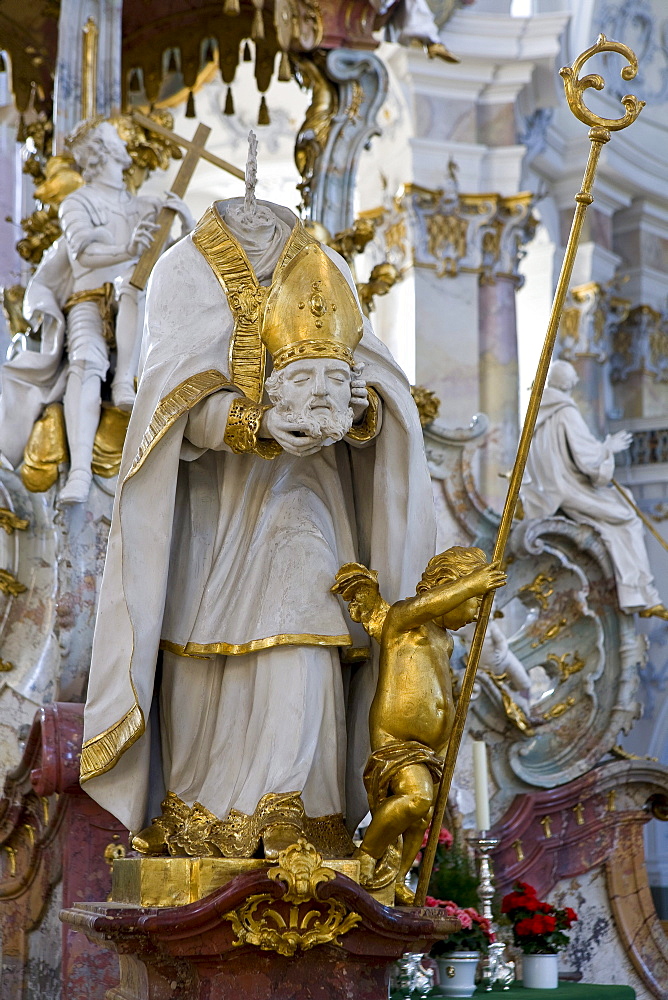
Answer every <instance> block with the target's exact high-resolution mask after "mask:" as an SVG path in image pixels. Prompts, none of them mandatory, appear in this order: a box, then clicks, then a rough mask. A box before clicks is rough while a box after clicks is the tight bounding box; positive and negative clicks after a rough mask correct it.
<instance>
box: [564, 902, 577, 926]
mask: <svg viewBox="0 0 668 1000" xmlns="http://www.w3.org/2000/svg"><path fill="white" fill-rule="evenodd" d="M564 916H565V918H566V920H567V921H568V926H569V927H570V926H571V924H572V923H575V921H576V920H577V919H578V915H577V913H576V912H575V910H572V909H571V908H570V906H567V907H566V909H565V910H564Z"/></svg>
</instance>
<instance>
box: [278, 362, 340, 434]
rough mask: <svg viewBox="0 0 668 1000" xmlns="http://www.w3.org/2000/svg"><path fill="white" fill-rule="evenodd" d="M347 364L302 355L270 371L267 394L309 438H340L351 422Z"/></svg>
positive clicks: (281, 412) (279, 409) (280, 410)
mask: <svg viewBox="0 0 668 1000" xmlns="http://www.w3.org/2000/svg"><path fill="white" fill-rule="evenodd" d="M350 381H351V370H350V366H349V365H348V364H346V362H345V361H338V360H337V359H336V358H305V359H303V360H300V361H292V362H291V363H290V364H289V365H286V366H285V368H284V369H282V370H281V371H278V372H273V373H272V374H271V375H270V376H269V378H268V379H267V381H266V389H267V394H268V396H269V398H270V400H271V402H272V403H273V404H274V406H275V407H276V409H277V411H278V412H279V413H280V414H281V416H284V417H285V418H286V419H287V420H288V421H289V422H290V423H294V424H296V425H297V426H298V428H299V430H303V431H304V432H305V433H307V434H310V435H311V436H312V437H316V438H318V437H319V438H321V439H322V440H323V441H324V440H326V439H329V440H331V441H332V442H334V441H340V440H341V438H342V437H344V436H345V435H346V434H347V433H348V431H349V430H350V428H351V427H352V423H353V411H352V409H351V408H350Z"/></svg>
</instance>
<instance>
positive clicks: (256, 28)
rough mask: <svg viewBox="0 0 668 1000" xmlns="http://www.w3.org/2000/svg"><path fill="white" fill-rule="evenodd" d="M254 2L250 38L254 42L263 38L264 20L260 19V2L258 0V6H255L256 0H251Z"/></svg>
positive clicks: (261, 1)
mask: <svg viewBox="0 0 668 1000" xmlns="http://www.w3.org/2000/svg"><path fill="white" fill-rule="evenodd" d="M253 3H254V4H256V7H255V13H254V14H253V27H252V28H251V38H252V39H253V41H254V42H256V41H261V40H262V39H263V38H264V20H263V19H262V3H263V0H260V4H259V6H257V0H253Z"/></svg>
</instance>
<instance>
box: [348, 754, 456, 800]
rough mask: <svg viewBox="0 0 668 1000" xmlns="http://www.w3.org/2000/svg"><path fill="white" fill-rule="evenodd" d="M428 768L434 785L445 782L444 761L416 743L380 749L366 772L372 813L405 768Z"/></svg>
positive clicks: (367, 766) (365, 779) (370, 759)
mask: <svg viewBox="0 0 668 1000" xmlns="http://www.w3.org/2000/svg"><path fill="white" fill-rule="evenodd" d="M415 764H424V765H425V767H427V768H429V771H430V773H431V776H432V778H433V779H434V782H438V781H440V779H441V774H442V772H443V758H442V757H438V756H437V755H436V754H435V753H434V752H433V750H430V749H429V747H426V746H425V745H424V744H423V743H417V742H416V741H415V740H407V741H403V740H392V742H391V743H386V744H385V746H383V747H379V748H378V749H377V750H374V752H373V753H372V754H371V755H370V757H369V759H368V761H367V764H366V767H365V768H364V776H363V777H364V787H365V788H366V791H367V795H368V796H369V808H370V809H371V812H373V811H374V809H377V808H378V806H379V805H380V803H381V802H382V801H383V800H384V799H386V798H387V794H388V790H389V786H390V782H391V781H392V778H393V777H394V776H395V775H396V774H398V773H399V771H402V770H403V769H404V768H405V767H411V766H413V765H415Z"/></svg>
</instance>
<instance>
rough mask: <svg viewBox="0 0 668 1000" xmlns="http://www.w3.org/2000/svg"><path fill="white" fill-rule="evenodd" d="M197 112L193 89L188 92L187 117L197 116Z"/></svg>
mask: <svg viewBox="0 0 668 1000" xmlns="http://www.w3.org/2000/svg"><path fill="white" fill-rule="evenodd" d="M196 117H197V115H196V114H195V95H194V94H193V92H192V90H191V91H190V92H189V93H188V103H187V104H186V118H196Z"/></svg>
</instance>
